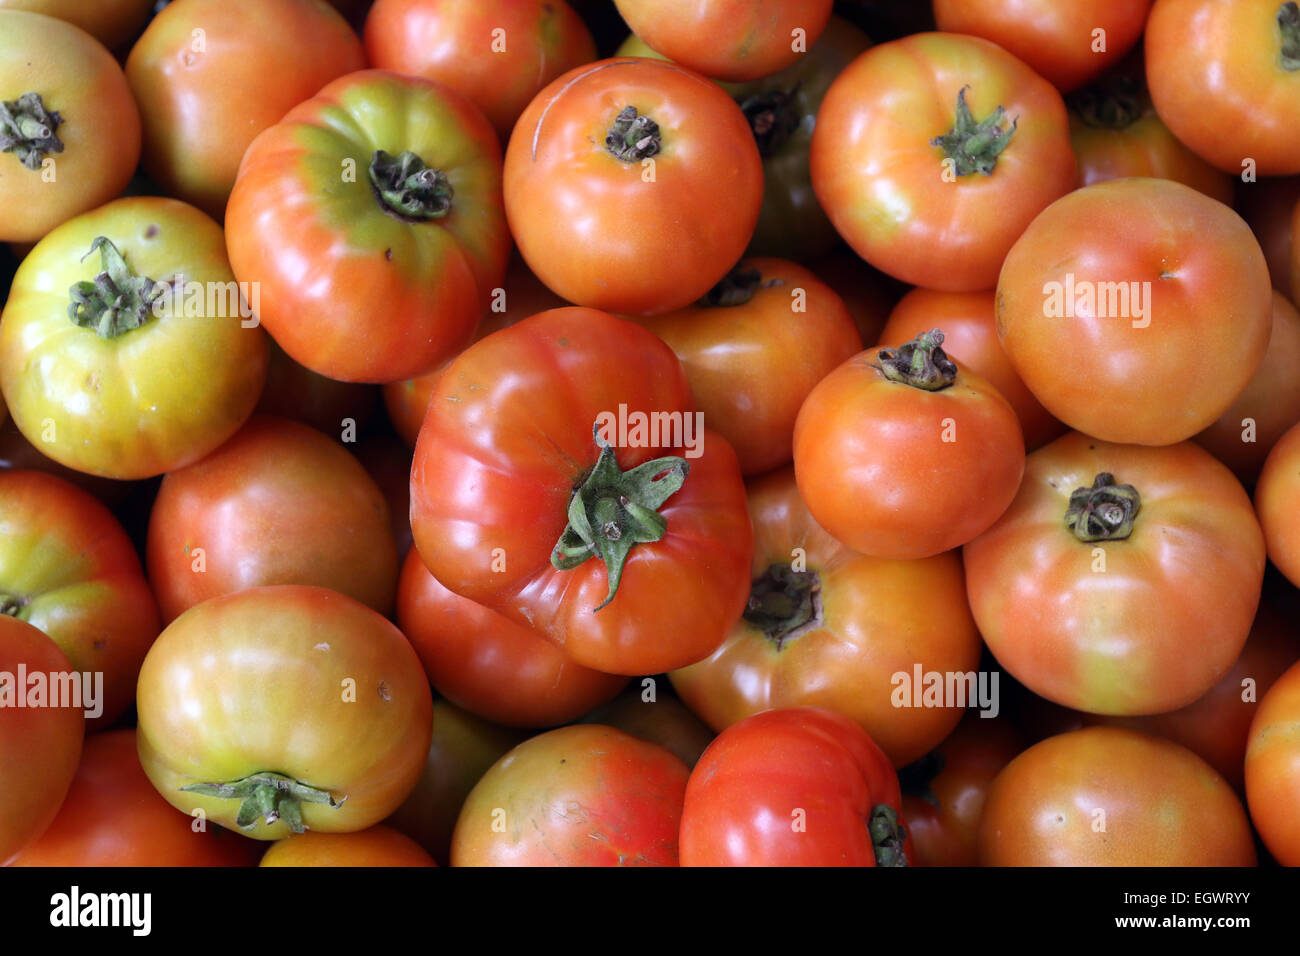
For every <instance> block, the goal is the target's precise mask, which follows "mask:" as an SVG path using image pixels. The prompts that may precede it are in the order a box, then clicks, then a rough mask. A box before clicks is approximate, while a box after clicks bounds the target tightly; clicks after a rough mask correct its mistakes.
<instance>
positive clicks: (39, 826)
mask: <svg viewBox="0 0 1300 956" xmlns="http://www.w3.org/2000/svg"><path fill="white" fill-rule="evenodd" d="M20 667H23V668H26V673H27V684H26V686H23V685H19V684H18V683H17V679H16V678H17V674H18V669H19V668H20ZM71 669H72V667H71V665H70V664H69V662H68V658H67V657H66V656H65V655H64V653H63V652H62V651H61V650H59V647H58V645H57V644H55V643H54V642H53V641H51V640H50V639H49V638H48V637H46V636H45V635H44V634H42V633H41V632H40V631H38V630H37V629H36V628H34V627H32V626H31V625H30V624H25V623H23V622H22V621H20V620H18V619H17V618H14V617H10V616H9V615H7V614H0V673H4V674H7V675H12V676H10V677H8V678H7V679H6V680H5V681H4V682H3V683H0V703H3V706H0V766H3V767H4V773H3V774H0V807H3V810H0V865H3V864H4V863H5V862H6V861H7V860H9V858H10V857H12V856H13V855H14V854H15V853H17V852H18V851H19V850H21V849H22V848H23V847H24V846H26V845H27V844H29V843H31V841H32V840H34V839H36V838H37V837H38V836H40V835H41V833H42V832H43V831H44V830H45V828H46V827H47V826H49V825H50V821H51V820H53V819H54V815H55V814H56V813H57V812H58V810H59V804H60V803H62V802H63V797H64V795H65V794H66V793H67V792H68V785H69V784H71V783H72V778H73V776H74V774H76V772H77V760H78V758H79V757H80V756H81V741H82V737H83V735H84V733H85V718H84V717H83V716H82V711H81V709H80V708H78V707H70V706H58V707H51V706H45V705H48V704H49V703H50V702H51V701H50V698H49V696H48V688H49V684H48V681H49V679H50V675H55V674H64V673H67V672H68V671H70V670H71ZM37 674H41V675H45V681H46V683H44V684H41V683H35V684H34V683H33V682H32V678H33V676H34V675H37ZM42 688H44V689H42ZM33 695H35V696H33ZM19 697H21V698H22V701H23V704H24V706H21V707H20V706H18V698H19ZM42 701H43V702H44V704H45V705H42V703H41V702H42ZM60 703H64V702H63V701H60ZM29 704H31V705H33V706H29ZM684 784H685V779H684V778H683V785H684Z"/></svg>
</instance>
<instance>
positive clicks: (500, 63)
mask: <svg viewBox="0 0 1300 956" xmlns="http://www.w3.org/2000/svg"><path fill="white" fill-rule="evenodd" d="M365 37H366V57H367V59H369V60H370V64H371V65H372V66H376V67H379V68H380V69H384V70H393V71H395V72H397V73H406V74H409V75H411V76H423V77H425V78H426V79H430V80H437V81H438V82H439V83H445V84H446V85H447V86H450V87H451V88H453V89H454V90H456V91H457V92H459V93H463V94H464V95H465V96H467V97H469V99H470V100H472V101H473V103H474V105H475V106H477V107H478V108H479V109H481V110H482V111H483V113H484V115H485V116H487V118H488V119H489V120H491V121H492V125H493V126H494V127H495V128H496V131H497V135H499V136H500V137H501V141H502V142H505V141H506V140H507V139H509V138H510V130H511V129H513V128H514V125H515V120H517V119H518V118H519V114H520V113H522V112H523V111H524V107H525V106H527V105H528V103H529V101H530V100H531V99H532V98H533V97H534V96H536V95H537V92H538V91H539V90H540V89H541V88H542V87H543V86H545V85H546V84H548V83H550V82H551V80H553V79H555V78H556V77H557V76H559V75H560V74H561V73H567V72H568V71H569V70H572V69H573V68H574V67H577V66H581V65H582V64H584V63H590V62H591V61H592V60H594V59H596V43H595V41H594V40H593V39H592V38H591V32H590V31H589V30H588V29H587V26H586V24H584V23H583V22H582V18H581V17H579V16H578V15H577V14H576V13H574V12H573V9H572V8H571V7H570V6H569V5H568V4H566V3H563V2H562V0H523V2H520V0H487V2H484V0H378V2H376V3H375V5H374V6H373V7H371V8H370V13H369V14H368V15H367V17H366V33H365Z"/></svg>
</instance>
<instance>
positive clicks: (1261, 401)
mask: <svg viewBox="0 0 1300 956" xmlns="http://www.w3.org/2000/svg"><path fill="white" fill-rule="evenodd" d="M1296 422H1300V312H1297V311H1296V307H1295V306H1293V305H1292V304H1291V303H1290V302H1288V301H1287V300H1286V299H1285V298H1283V297H1282V294H1281V293H1279V292H1277V291H1276V290H1274V292H1273V332H1272V334H1271V335H1270V336H1269V339H1268V351H1266V352H1265V353H1264V361H1263V362H1261V363H1260V366H1259V368H1258V370H1256V372H1255V377H1254V378H1252V379H1251V380H1250V382H1249V383H1248V384H1247V385H1246V388H1245V390H1244V391H1243V392H1242V393H1241V394H1240V395H1238V396H1237V400H1236V401H1235V402H1233V403H1232V407H1230V408H1229V409H1228V410H1227V411H1226V412H1224V413H1223V414H1222V415H1220V416H1219V418H1218V420H1217V421H1215V422H1214V424H1212V425H1211V426H1210V427H1209V428H1207V429H1205V431H1203V432H1200V433H1199V434H1197V435H1195V436H1193V439H1192V440H1193V441H1195V442H1196V443H1197V444H1198V445H1200V446H1201V447H1202V448H1205V449H1207V450H1208V451H1210V452H1211V453H1213V455H1214V457H1215V458H1217V459H1219V461H1221V462H1223V463H1224V464H1225V465H1227V466H1228V467H1229V468H1231V469H1232V470H1233V472H1234V473H1235V474H1236V475H1237V477H1238V478H1240V479H1241V481H1242V483H1243V484H1244V485H1246V486H1247V487H1250V486H1251V485H1253V484H1254V483H1255V480H1256V479H1257V478H1258V477H1259V472H1260V470H1261V469H1262V468H1263V467H1264V459H1265V458H1267V457H1268V453H1269V451H1271V450H1272V448H1273V446H1274V445H1276V444H1277V443H1278V440H1279V439H1280V438H1281V437H1282V436H1283V435H1284V434H1286V431H1287V429H1289V428H1290V427H1291V426H1292V425H1294V424H1296Z"/></svg>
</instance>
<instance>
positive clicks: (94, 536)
mask: <svg viewBox="0 0 1300 956" xmlns="http://www.w3.org/2000/svg"><path fill="white" fill-rule="evenodd" d="M0 541H2V542H3V544H2V545H0V616H5V615H8V616H10V617H16V618H19V619H21V620H23V621H26V622H27V623H29V624H32V625H34V626H36V627H38V628H40V629H41V630H42V631H44V632H45V633H46V634H48V635H49V636H50V638H52V639H53V641H54V643H55V644H57V645H58V646H59V648H60V650H62V652H63V653H64V654H66V655H67V656H68V660H69V661H70V662H71V664H72V669H73V670H75V671H78V672H79V673H92V674H102V675H103V688H102V695H103V696H102V698H101V699H100V700H99V701H98V703H99V704H100V705H101V706H102V712H101V713H99V714H93V715H92V716H91V719H90V721H89V726H90V728H91V729H92V730H99V729H103V728H105V727H108V726H111V725H112V723H113V721H115V720H116V719H117V718H118V717H119V716H120V715H121V713H122V712H123V711H124V710H126V708H127V707H129V706H130V704H131V698H132V697H133V696H134V690H135V679H136V674H137V673H139V670H140V662H141V661H143V660H144V656H145V652H146V651H148V650H149V645H150V644H152V643H153V640H154V638H155V637H157V636H158V630H159V623H158V606H157V604H156V603H155V602H154V597H153V594H152V593H150V591H149V585H148V584H147V583H146V582H145V579H144V575H143V573H142V572H141V568H140V559H139V558H138V557H136V552H135V547H134V546H133V545H132V544H131V541H130V539H129V538H127V536H126V532H124V531H123V530H122V526H121V525H120V524H119V523H118V521H117V519H116V518H115V517H113V515H112V514H111V513H110V512H109V510H108V509H107V508H105V507H104V506H103V505H102V504H100V503H99V502H98V501H96V500H95V499H94V498H93V497H91V495H90V494H89V493H87V492H85V491H82V490H81V489H80V488H77V487H75V486H74V485H71V484H69V483H68V482H66V481H63V480H62V479H59V478H55V477H54V476H53V475H47V474H44V473H42V472H37V471H23V470H13V471H4V472H0ZM88 709H91V710H93V708H88Z"/></svg>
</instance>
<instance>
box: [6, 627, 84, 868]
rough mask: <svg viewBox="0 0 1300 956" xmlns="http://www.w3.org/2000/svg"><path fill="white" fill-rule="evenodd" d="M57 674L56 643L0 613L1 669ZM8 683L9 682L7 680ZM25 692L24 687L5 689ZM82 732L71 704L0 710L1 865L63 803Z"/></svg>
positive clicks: (61, 661)
mask: <svg viewBox="0 0 1300 956" xmlns="http://www.w3.org/2000/svg"><path fill="white" fill-rule="evenodd" d="M20 666H22V667H25V668H26V669H27V673H28V674H29V675H30V674H34V673H45V674H60V673H66V672H68V671H69V670H71V666H70V664H69V662H68V658H67V657H66V656H65V655H64V653H63V652H62V651H61V650H59V648H58V645H57V644H55V643H54V642H53V641H51V640H50V639H49V638H48V637H46V636H45V635H44V634H42V633H41V632H40V631H38V630H37V629H36V628H34V627H32V626H31V625H30V624H25V623H24V622H22V621H20V620H18V619H17V618H13V617H10V616H8V615H5V614H0V671H4V672H6V673H8V674H12V675H15V676H16V675H17V673H18V668H19V667H20ZM6 683H8V682H6ZM15 691H16V692H17V693H21V694H23V695H25V696H28V694H29V688H28V687H17V688H14V687H13V686H12V685H11V686H10V687H9V688H8V690H7V691H6V695H7V696H8V695H9V694H11V693H14V692H15ZM84 732H85V718H84V717H83V716H82V711H81V710H80V709H76V708H73V707H16V706H11V705H10V703H8V702H7V703H6V706H4V707H3V708H0V761H3V764H4V768H5V772H4V774H3V775H2V776H0V797H2V798H3V800H4V813H3V814H0V864H4V863H5V862H7V861H8V860H9V859H10V858H11V857H13V856H14V854H16V853H17V852H18V851H19V850H21V849H22V848H23V847H24V846H26V845H27V844H29V843H31V842H32V841H33V840H35V839H36V838H37V837H38V836H40V835H41V833H42V832H43V831H44V830H45V828H46V827H47V826H49V824H50V821H51V820H53V819H54V816H55V814H56V813H57V812H58V809H59V804H60V803H62V802H63V797H64V795H65V794H66V793H67V792H68V786H69V784H71V783H72V778H73V775H74V774H75V773H76V772H77V760H78V758H79V757H80V755H81V741H82V736H83V734H84Z"/></svg>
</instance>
